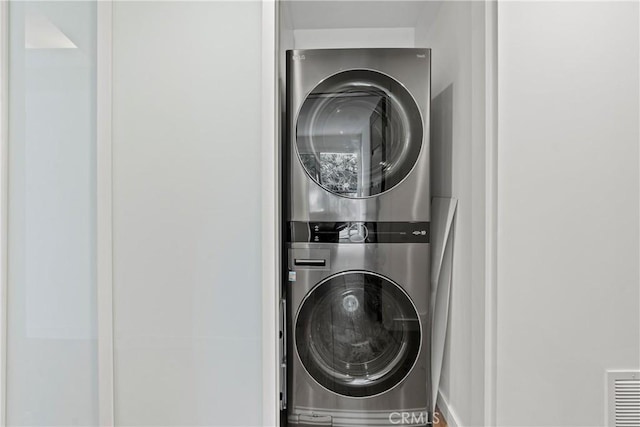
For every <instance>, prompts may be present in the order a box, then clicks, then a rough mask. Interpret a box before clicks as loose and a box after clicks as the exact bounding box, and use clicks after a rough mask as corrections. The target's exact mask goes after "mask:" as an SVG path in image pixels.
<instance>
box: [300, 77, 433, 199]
mask: <svg viewBox="0 0 640 427" xmlns="http://www.w3.org/2000/svg"><path fill="white" fill-rule="evenodd" d="M422 132H423V129H422V116H421V115H420V110H419V109H418V106H417V105H416V103H415V101H414V99H413V97H412V96H411V94H409V92H408V91H407V90H406V89H405V88H404V87H403V86H402V85H401V84H400V83H398V82H397V81H396V80H394V79H393V78H391V77H389V76H387V75H385V74H381V73H378V72H375V71H369V70H350V71H344V72H341V73H338V74H335V75H333V76H331V77H329V78H327V79H326V80H324V81H323V82H322V83H320V84H319V85H318V86H316V87H315V89H314V90H313V91H312V92H311V93H310V94H309V95H308V96H307V98H306V99H305V101H304V103H303V104H302V108H301V109H300V112H299V114H298V119H297V123H296V146H297V149H298V155H299V157H300V161H301V163H302V165H303V167H304V168H305V170H306V172H307V174H308V175H309V176H310V177H311V179H313V180H314V181H315V182H316V183H317V184H318V185H320V186H321V187H323V188H324V189H325V190H327V191H330V192H331V193H334V194H337V195H340V196H343V197H349V198H366V197H371V196H375V195H377V194H380V193H384V192H385V191H387V190H390V189H391V188H393V187H394V186H396V185H398V184H399V183H400V182H401V181H402V180H403V179H404V178H405V177H406V176H407V175H408V174H409V173H410V172H411V170H412V169H413V166H414V165H415V163H416V161H417V160H418V156H419V154H420V148H421V146H422Z"/></svg>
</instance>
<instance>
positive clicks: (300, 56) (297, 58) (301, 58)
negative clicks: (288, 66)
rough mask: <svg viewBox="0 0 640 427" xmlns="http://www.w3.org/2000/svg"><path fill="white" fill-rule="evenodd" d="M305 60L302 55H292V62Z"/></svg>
mask: <svg viewBox="0 0 640 427" xmlns="http://www.w3.org/2000/svg"><path fill="white" fill-rule="evenodd" d="M305 59H307V58H306V57H305V56H304V55H293V60H294V61H303V60H305Z"/></svg>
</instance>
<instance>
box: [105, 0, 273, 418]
mask: <svg viewBox="0 0 640 427" xmlns="http://www.w3.org/2000/svg"><path fill="white" fill-rule="evenodd" d="M261 12H262V9H261V3H260V2H255V1H203V2H182V1H176V2H172V1H142V2H127V1H118V2H114V5H113V13H114V14H113V24H114V34H113V61H114V62H113V179H114V182H113V213H114V218H113V232H114V236H113V238H114V240H113V242H114V248H113V254H114V258H113V264H114V276H113V279H114V294H113V296H114V301H113V305H114V354H115V421H116V424H117V425H119V426H159V425H162V426H193V425H199V426H257V425H262V403H261V402H262V380H261V379H262V346H261V334H262V321H261V305H262V295H263V290H262V289H261V254H260V245H261V238H260V236H261V229H260V223H261V215H262V213H261V204H260V203H261V202H260V201H261V198H262V195H261V188H262V181H261V162H262V160H261V153H262V151H263V147H266V145H263V138H264V136H263V135H262V133H261V90H262V89H261V81H262V57H261V46H262V42H261V33H262V30H261V18H262V15H261ZM264 144H266V143H264Z"/></svg>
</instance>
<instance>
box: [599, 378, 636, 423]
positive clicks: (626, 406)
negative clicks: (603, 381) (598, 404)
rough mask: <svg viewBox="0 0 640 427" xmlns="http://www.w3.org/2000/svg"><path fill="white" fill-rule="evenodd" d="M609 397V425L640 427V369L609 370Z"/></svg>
mask: <svg viewBox="0 0 640 427" xmlns="http://www.w3.org/2000/svg"><path fill="white" fill-rule="evenodd" d="M607 399H608V405H607V418H608V420H607V421H608V422H607V425H608V426H609V427H640V371H608V372H607Z"/></svg>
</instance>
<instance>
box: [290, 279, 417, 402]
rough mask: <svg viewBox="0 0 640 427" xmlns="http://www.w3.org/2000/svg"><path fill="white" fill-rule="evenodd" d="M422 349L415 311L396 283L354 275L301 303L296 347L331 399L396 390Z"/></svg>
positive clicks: (322, 287)
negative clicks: (333, 393) (334, 396)
mask: <svg viewBox="0 0 640 427" xmlns="http://www.w3.org/2000/svg"><path fill="white" fill-rule="evenodd" d="M420 343H421V326H420V321H419V318H418V313H417V312H416V308H415V306H414V305H413V303H412V302H411V300H410V299H409V297H408V296H407V294H406V293H405V292H404V291H403V290H402V289H401V288H400V287H399V286H398V285H397V284H395V283H393V282H392V281H390V280H389V279H387V278H385V277H382V276H380V275H377V274H374V273H370V272H362V271H354V272H345V273H340V274H338V275H335V276H332V277H330V278H329V279H327V280H325V281H324V282H322V283H320V284H319V285H318V286H316V287H315V288H314V289H313V290H312V291H311V292H310V293H309V294H308V295H307V297H306V298H305V300H304V301H303V303H302V305H301V307H300V309H299V311H298V315H297V317H296V323H295V347H296V351H297V353H298V356H299V358H300V361H301V362H302V365H303V366H304V368H305V369H306V370H307V372H308V373H309V375H311V377H313V379H315V381H316V382H318V383H319V384H320V385H321V386H323V387H325V388H326V389H328V390H331V391H333V392H335V393H338V394H341V395H344V396H351V397H366V396H373V395H377V394H381V393H384V392H386V391H388V390H390V389H392V388H393V387H395V386H396V385H397V384H399V383H400V382H401V381H402V380H403V379H404V378H405V377H406V376H407V374H408V373H409V372H410V371H411V369H412V368H413V366H414V364H415V362H416V360H417V358H418V354H419V352H420Z"/></svg>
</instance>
